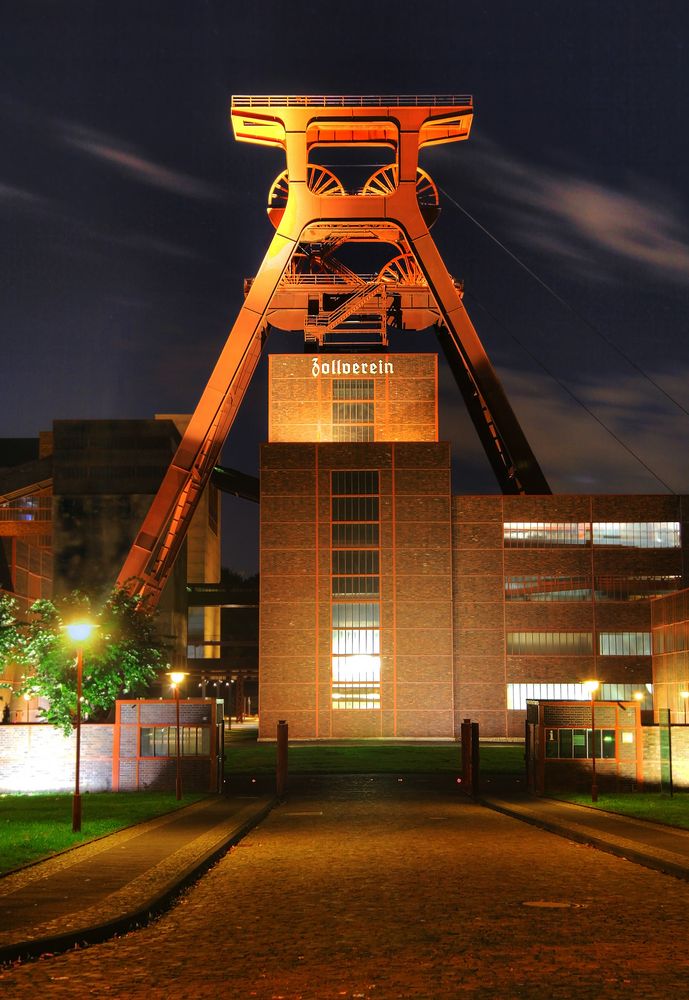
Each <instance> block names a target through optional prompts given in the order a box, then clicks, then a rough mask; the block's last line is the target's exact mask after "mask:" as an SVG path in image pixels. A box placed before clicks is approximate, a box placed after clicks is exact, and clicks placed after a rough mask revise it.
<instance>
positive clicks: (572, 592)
mask: <svg viewBox="0 0 689 1000" xmlns="http://www.w3.org/2000/svg"><path fill="white" fill-rule="evenodd" d="M505 600H506V601H590V600H591V577H590V576H544V575H539V574H535V575H533V576H506V577H505Z"/></svg>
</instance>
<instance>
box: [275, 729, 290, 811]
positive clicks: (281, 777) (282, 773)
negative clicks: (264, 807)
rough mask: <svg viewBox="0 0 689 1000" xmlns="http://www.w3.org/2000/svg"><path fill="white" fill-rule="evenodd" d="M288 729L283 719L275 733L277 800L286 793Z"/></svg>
mask: <svg viewBox="0 0 689 1000" xmlns="http://www.w3.org/2000/svg"><path fill="white" fill-rule="evenodd" d="M288 731H289V727H288V725H287V723H286V722H285V721H284V719H281V720H280V721H279V722H278V731H277V760H276V773H275V790H276V793H277V795H278V798H282V797H283V795H284V794H285V792H286V791H287V737H288Z"/></svg>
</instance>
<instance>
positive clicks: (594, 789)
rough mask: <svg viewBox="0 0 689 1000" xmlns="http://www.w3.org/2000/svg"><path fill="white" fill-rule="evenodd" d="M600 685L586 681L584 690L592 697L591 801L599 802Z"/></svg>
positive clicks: (593, 681)
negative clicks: (597, 707)
mask: <svg viewBox="0 0 689 1000" xmlns="http://www.w3.org/2000/svg"><path fill="white" fill-rule="evenodd" d="M599 687H600V684H599V682H598V681H595V680H592V681H584V690H586V691H588V693H589V695H590V696H591V801H592V802H597V801H598V785H597V783H596V715H595V694H596V691H597V690H598V688H599Z"/></svg>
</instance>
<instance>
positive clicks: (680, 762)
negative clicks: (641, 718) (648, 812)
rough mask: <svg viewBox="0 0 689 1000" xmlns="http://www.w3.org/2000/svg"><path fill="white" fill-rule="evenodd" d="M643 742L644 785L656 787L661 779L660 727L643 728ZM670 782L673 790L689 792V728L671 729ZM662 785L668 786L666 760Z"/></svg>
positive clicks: (677, 727)
mask: <svg viewBox="0 0 689 1000" xmlns="http://www.w3.org/2000/svg"><path fill="white" fill-rule="evenodd" d="M643 740H644V742H643V752H644V784H645V785H658V784H660V777H661V762H660V727H659V726H644V729H643ZM672 781H673V784H674V786H675V788H677V789H680V790H682V791H687V790H689V726H684V725H680V726H676V725H673V727H672ZM663 784H664V785H665V784H668V769H667V758H666V762H665V765H664V767H663Z"/></svg>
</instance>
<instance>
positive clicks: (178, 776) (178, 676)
mask: <svg viewBox="0 0 689 1000" xmlns="http://www.w3.org/2000/svg"><path fill="white" fill-rule="evenodd" d="M168 676H169V678H170V682H171V684H172V688H173V690H174V692H175V716H176V720H177V726H176V732H175V764H176V767H175V795H176V796H177V800H178V801H179V800H180V799H181V798H182V759H181V757H180V746H179V686H180V684H181V683H182V681H183V680H184V678H185V677H186V676H187V675H186V673H184V671H183V670H171V671H170V673H169V674H168Z"/></svg>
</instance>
